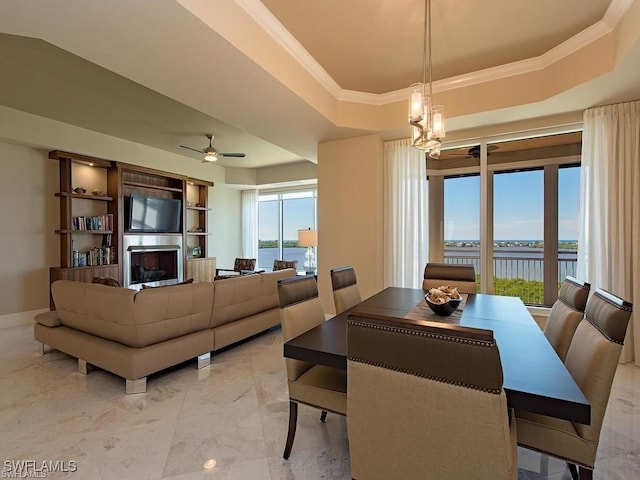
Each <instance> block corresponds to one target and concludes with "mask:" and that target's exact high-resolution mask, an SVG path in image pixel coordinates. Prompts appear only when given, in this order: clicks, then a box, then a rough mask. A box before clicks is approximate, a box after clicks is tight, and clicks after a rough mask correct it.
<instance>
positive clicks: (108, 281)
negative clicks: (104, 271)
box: [91, 277, 122, 288]
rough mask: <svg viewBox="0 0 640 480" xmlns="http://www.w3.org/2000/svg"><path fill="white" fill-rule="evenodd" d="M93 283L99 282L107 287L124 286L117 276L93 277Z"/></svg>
mask: <svg viewBox="0 0 640 480" xmlns="http://www.w3.org/2000/svg"><path fill="white" fill-rule="evenodd" d="M91 283H99V284H100V285H106V286H107V287H118V288H122V285H120V282H119V281H118V280H116V279H115V278H111V277H93V279H92V280H91Z"/></svg>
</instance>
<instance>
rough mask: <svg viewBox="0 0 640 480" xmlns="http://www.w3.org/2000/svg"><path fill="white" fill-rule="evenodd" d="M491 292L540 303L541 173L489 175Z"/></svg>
mask: <svg viewBox="0 0 640 480" xmlns="http://www.w3.org/2000/svg"><path fill="white" fill-rule="evenodd" d="M493 179H494V180H493V291H494V293H500V294H503V295H517V296H519V297H521V298H522V300H523V301H524V302H525V303H528V304H536V305H539V304H542V303H544V300H543V299H544V290H543V285H544V283H543V281H544V262H543V259H544V251H543V245H544V242H543V239H544V172H543V170H542V169H536V170H533V171H525V172H496V174H494V177H493Z"/></svg>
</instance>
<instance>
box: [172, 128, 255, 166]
mask: <svg viewBox="0 0 640 480" xmlns="http://www.w3.org/2000/svg"><path fill="white" fill-rule="evenodd" d="M205 136H206V137H207V138H208V139H209V146H208V147H205V148H203V149H202V150H199V149H197V148H192V147H187V146H186V145H180V146H181V147H182V148H186V149H187V150H193V151H194V152H198V153H201V154H203V155H204V158H203V159H202V163H208V162H215V161H216V160H218V157H236V158H244V157H245V154H244V153H223V152H219V151H218V150H217V149H215V148H214V147H213V146H212V145H211V140H213V133H207V134H206V135H205Z"/></svg>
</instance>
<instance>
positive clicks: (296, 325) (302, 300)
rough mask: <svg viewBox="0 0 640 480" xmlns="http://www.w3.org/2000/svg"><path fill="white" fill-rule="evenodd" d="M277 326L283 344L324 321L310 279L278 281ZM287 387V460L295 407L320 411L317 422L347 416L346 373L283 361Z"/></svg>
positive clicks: (315, 285)
mask: <svg viewBox="0 0 640 480" xmlns="http://www.w3.org/2000/svg"><path fill="white" fill-rule="evenodd" d="M278 297H279V300H280V323H281V324H282V338H283V341H284V342H287V341H289V340H291V339H292V338H295V337H297V336H298V335H301V334H303V333H304V332H306V331H308V330H310V329H312V328H313V327H315V326H316V325H320V324H321V323H322V322H324V321H325V316H324V310H323V309H322V305H321V303H320V298H319V297H318V284H317V282H316V279H315V277H314V276H312V275H308V276H305V277H289V278H285V279H282V280H279V281H278ZM286 366H287V380H288V385H289V431H288V433H287V442H286V444H285V447H284V454H283V455H282V456H283V457H284V458H285V459H287V458H289V455H290V454H291V448H292V447H293V440H294V437H295V435H296V425H297V422H298V404H299V403H303V404H305V405H310V406H312V407H316V408H319V409H321V410H322V414H321V416H320V421H321V422H324V421H325V419H326V416H327V412H334V413H339V414H341V415H346V413H347V394H346V392H347V372H345V371H344V370H338V369H335V368H330V367H326V366H323V365H316V364H314V363H312V362H304V361H301V360H295V359H291V358H287V359H286Z"/></svg>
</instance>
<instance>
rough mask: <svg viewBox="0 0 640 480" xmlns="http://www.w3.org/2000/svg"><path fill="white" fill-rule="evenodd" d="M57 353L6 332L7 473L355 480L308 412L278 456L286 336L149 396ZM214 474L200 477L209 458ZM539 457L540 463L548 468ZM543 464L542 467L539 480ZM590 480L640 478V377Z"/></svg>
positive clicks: (625, 388) (614, 412)
mask: <svg viewBox="0 0 640 480" xmlns="http://www.w3.org/2000/svg"><path fill="white" fill-rule="evenodd" d="M124 387H125V385H124V380H123V379H121V378H119V377H117V376H115V375H112V374H110V373H107V372H104V371H102V370H99V369H93V370H92V371H90V373H89V375H87V376H84V375H82V374H80V373H78V371H77V362H76V361H75V360H74V359H72V358H70V357H68V356H67V355H64V354H62V353H60V352H57V351H55V350H52V351H50V352H48V353H47V354H45V355H44V356H42V355H41V354H40V345H39V344H38V343H36V342H35V341H34V340H33V334H32V328H31V326H30V325H23V326H17V327H10V328H4V329H1V330H0V392H1V393H0V430H1V432H2V433H1V435H2V438H1V440H0V462H1V463H0V470H3V471H2V472H0V476H4V477H7V476H8V475H7V474H10V473H11V472H9V471H8V470H7V463H6V462H7V461H17V460H35V461H36V462H42V461H57V460H60V461H63V462H67V463H66V465H67V466H68V465H69V464H68V462H69V461H71V460H73V461H75V462H77V471H76V472H74V473H59V472H58V473H55V472H54V473H51V472H50V473H49V474H48V475H47V478H65V479H74V480H75V479H77V480H81V479H82V480H83V479H114V480H116V479H136V480H142V479H148V480H155V479H174V480H196V479H220V480H236V479H238V480H240V479H242V480H268V479H271V480H281V479H282V480H284V479H286V480H290V479H291V480H292V479H296V480H301V479H309V480H317V479H328V480H331V479H349V478H351V476H350V471H349V449H348V442H347V429H346V422H345V419H344V417H341V416H338V415H332V414H329V415H328V417H327V422H326V424H324V425H323V424H321V423H319V412H318V411H317V410H315V409H313V408H308V407H304V406H301V407H300V416H299V419H298V430H297V434H296V439H295V443H294V446H293V451H292V454H291V457H290V459H289V460H288V461H285V460H283V459H282V450H283V447H284V442H285V438H286V431H287V419H288V396H287V385H286V373H285V364H284V359H283V358H282V342H281V332H280V330H279V329H273V330H271V331H268V332H266V333H265V334H262V335H259V336H257V337H255V338H253V339H251V340H249V341H247V342H244V343H242V344H239V345H236V346H234V347H232V348H229V349H227V350H225V351H223V352H221V353H218V354H216V355H214V356H213V357H212V363H211V366H210V367H207V368H205V369H202V370H197V369H196V368H195V361H193V362H188V363H186V364H183V365H180V366H178V367H176V368H172V369H170V370H167V371H165V372H162V373H159V374H156V375H153V376H152V377H150V378H149V380H148V383H147V393H145V394H137V395H125V394H124ZM518 454H519V458H518V464H519V467H520V469H519V479H520V480H529V479H536V480H540V479H553V480H561V479H570V478H571V477H570V475H569V472H568V470H567V469H566V467H565V464H564V463H562V462H560V461H558V460H556V459H553V458H547V457H544V458H543V457H542V456H541V455H540V454H537V453H534V452H531V451H528V450H524V449H519V452H518ZM212 458H213V459H215V461H216V466H215V467H214V468H212V469H206V468H204V464H205V462H206V461H207V460H209V459H212ZM541 460H542V462H541ZM541 465H542V466H543V468H542V471H541ZM594 478H596V479H607V480H616V479H620V480H623V479H624V480H628V479H634V478H638V479H640V368H638V367H635V366H633V365H631V364H626V365H620V366H619V367H618V371H617V374H616V379H615V383H614V388H613V393H612V396H611V400H610V403H609V407H608V413H607V417H606V420H605V425H604V428H603V431H602V436H601V440H600V448H599V450H598V461H597V464H596V470H595V472H594Z"/></svg>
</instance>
